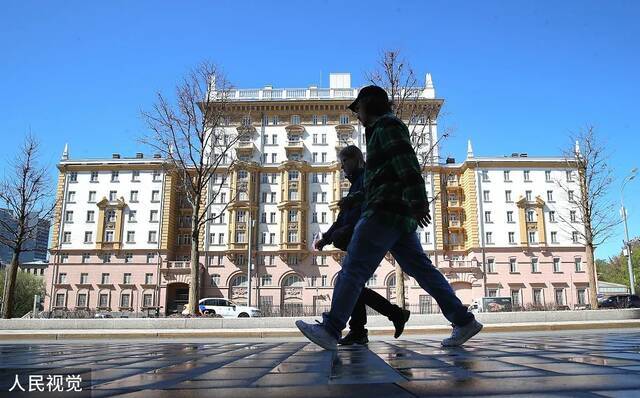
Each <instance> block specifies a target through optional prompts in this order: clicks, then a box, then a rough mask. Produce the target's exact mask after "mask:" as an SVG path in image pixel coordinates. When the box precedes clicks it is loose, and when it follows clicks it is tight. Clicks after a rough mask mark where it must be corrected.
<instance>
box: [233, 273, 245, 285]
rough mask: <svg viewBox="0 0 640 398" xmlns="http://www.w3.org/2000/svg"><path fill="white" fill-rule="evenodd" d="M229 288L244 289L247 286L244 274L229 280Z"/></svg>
mask: <svg viewBox="0 0 640 398" xmlns="http://www.w3.org/2000/svg"><path fill="white" fill-rule="evenodd" d="M231 286H232V287H237V286H241V287H246V286H247V276H246V275H245V274H240V275H236V276H235V277H234V278H233V279H232V280H231Z"/></svg>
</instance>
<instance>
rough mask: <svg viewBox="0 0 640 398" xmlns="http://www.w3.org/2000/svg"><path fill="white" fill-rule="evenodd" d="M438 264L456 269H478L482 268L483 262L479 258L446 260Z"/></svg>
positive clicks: (441, 266)
mask: <svg viewBox="0 0 640 398" xmlns="http://www.w3.org/2000/svg"><path fill="white" fill-rule="evenodd" d="M438 266H439V267H440V268H448V269H455V270H478V269H480V268H482V263H480V262H479V261H477V260H444V261H442V262H440V263H439V264H438Z"/></svg>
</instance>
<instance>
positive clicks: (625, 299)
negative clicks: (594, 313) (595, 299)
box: [598, 294, 640, 308]
mask: <svg viewBox="0 0 640 398" xmlns="http://www.w3.org/2000/svg"><path fill="white" fill-rule="evenodd" d="M598 304H599V305H600V307H601V308H640V297H638V296H637V295H635V294H617V295H615V296H609V297H607V298H605V299H603V300H602V301H600V302H599V303H598Z"/></svg>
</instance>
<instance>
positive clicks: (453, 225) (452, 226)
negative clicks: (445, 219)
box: [449, 220, 464, 231]
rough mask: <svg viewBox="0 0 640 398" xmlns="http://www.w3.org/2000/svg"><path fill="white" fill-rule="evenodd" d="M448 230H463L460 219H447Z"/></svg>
mask: <svg viewBox="0 0 640 398" xmlns="http://www.w3.org/2000/svg"><path fill="white" fill-rule="evenodd" d="M449 230H452V231H460V230H464V226H463V225H462V221H460V220H449Z"/></svg>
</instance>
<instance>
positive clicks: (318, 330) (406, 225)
mask: <svg viewBox="0 0 640 398" xmlns="http://www.w3.org/2000/svg"><path fill="white" fill-rule="evenodd" d="M348 108H349V109H351V110H352V111H353V112H355V113H356V114H357V115H358V120H360V122H361V123H362V125H363V126H364V127H365V138H366V142H367V162H366V168H365V173H364V186H365V198H364V204H363V207H362V213H361V215H360V219H359V220H358V222H357V223H356V226H355V228H354V230H353V236H352V238H351V240H350V242H349V245H348V247H347V254H346V256H345V258H344V261H343V262H342V269H341V270H340V272H339V274H338V278H337V279H336V284H335V286H334V288H333V296H332V298H331V309H330V310H329V312H325V313H323V314H322V322H321V323H319V324H311V323H307V322H305V321H303V320H298V321H296V326H297V327H298V329H299V330H300V332H302V334H303V335H304V336H305V337H307V338H308V339H309V340H311V341H312V342H314V343H315V344H317V345H319V346H320V347H322V348H324V349H326V350H336V349H337V344H338V339H339V338H340V337H341V333H342V329H344V328H345V326H346V324H347V321H348V320H349V317H350V316H351V313H352V312H353V309H354V308H355V305H356V303H357V301H358V299H359V297H360V292H361V291H362V288H363V287H364V285H365V283H366V281H367V280H368V279H369V278H371V276H372V275H373V273H374V272H375V270H376V268H377V267H378V265H379V264H380V261H382V259H383V258H384V256H385V255H386V254H387V253H388V252H389V253H391V254H392V255H393V257H394V258H395V260H396V261H397V262H398V264H399V265H400V267H401V268H402V270H403V271H404V272H405V273H406V274H407V275H409V276H411V277H413V278H414V279H415V280H416V282H417V283H418V284H419V285H420V287H421V288H423V289H424V290H425V291H426V292H427V293H429V295H430V296H431V297H433V298H434V299H435V301H436V302H437V303H438V306H440V308H441V310H442V315H444V317H445V318H447V320H448V321H449V322H451V324H452V326H453V330H452V332H451V336H450V337H448V338H446V339H444V340H442V342H441V344H442V346H444V347H458V346H461V345H462V344H464V343H465V342H467V341H468V340H469V339H470V338H472V337H473V336H475V335H476V334H478V333H479V332H480V330H482V324H481V323H480V322H478V321H477V320H476V319H475V316H474V315H473V313H471V312H469V311H468V308H467V307H466V306H465V305H463V304H462V302H461V301H460V299H459V298H458V297H457V296H456V293H455V291H454V290H453V288H452V287H451V285H450V284H449V282H448V281H447V279H446V278H445V276H444V275H443V274H442V273H441V272H440V271H439V270H438V269H437V268H436V267H435V266H434V265H433V263H432V262H431V260H430V259H429V258H428V257H427V255H426V254H425V252H424V249H423V248H422V245H421V244H420V240H419V238H418V235H417V234H416V229H417V227H419V226H420V227H423V228H424V227H426V226H427V225H428V224H429V223H430V222H431V213H430V202H429V200H428V198H427V192H426V189H425V182H424V179H423V177H422V170H421V168H420V164H419V162H418V158H417V156H416V153H415V150H414V149H413V147H412V145H411V144H412V142H411V137H410V134H409V129H408V128H407V126H406V125H405V124H404V122H403V121H402V120H400V119H399V118H397V117H396V116H395V115H394V114H393V112H392V109H391V103H390V102H389V96H388V95H387V92H386V91H385V90H384V89H383V88H382V87H379V86H367V87H363V88H362V89H361V90H360V91H359V92H358V96H357V98H356V99H355V101H353V103H352V104H351V105H349V106H348Z"/></svg>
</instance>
